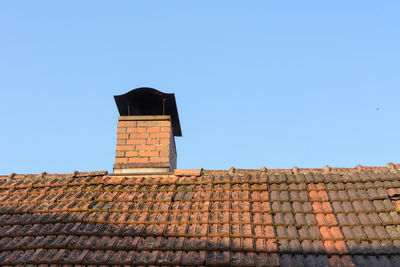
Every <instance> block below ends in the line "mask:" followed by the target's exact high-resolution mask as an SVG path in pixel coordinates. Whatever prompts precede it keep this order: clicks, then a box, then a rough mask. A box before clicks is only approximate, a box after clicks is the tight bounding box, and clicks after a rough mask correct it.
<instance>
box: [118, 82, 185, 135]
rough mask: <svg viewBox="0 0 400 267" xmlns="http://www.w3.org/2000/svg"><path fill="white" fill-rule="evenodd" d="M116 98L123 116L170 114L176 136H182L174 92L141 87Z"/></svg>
mask: <svg viewBox="0 0 400 267" xmlns="http://www.w3.org/2000/svg"><path fill="white" fill-rule="evenodd" d="M114 99H115V103H116V104H117V107H118V111H119V114H120V115H121V116H146V115H170V116H171V124H172V131H173V134H174V136H182V132H181V125H180V123H179V116H178V109H177V108H176V102H175V95H174V94H166V93H163V92H160V91H158V90H156V89H153V88H149V87H141V88H137V89H134V90H132V91H130V92H128V93H126V94H123V95H116V96H114Z"/></svg>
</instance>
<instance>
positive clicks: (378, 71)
mask: <svg viewBox="0 0 400 267" xmlns="http://www.w3.org/2000/svg"><path fill="white" fill-rule="evenodd" d="M399 13H400V2H399V1H233V0H230V1H11V0H9V1H6V0H4V1H0V149H1V152H0V174H10V173H12V172H16V173H41V172H44V171H46V172H48V173H66V172H73V171H75V170H78V171H94V170H107V171H109V172H112V165H113V163H114V157H115V145H116V130H117V119H118V115H119V114H118V110H117V108H116V105H115V102H114V99H113V96H114V95H119V94H123V93H126V92H128V91H130V90H131V89H134V88H137V87H144V86H146V87H153V88H156V89H158V90H161V91H163V92H167V93H175V98H176V102H177V107H178V111H179V116H180V122H181V127H182V134H183V136H182V137H177V138H176V145H177V151H178V168H181V169H197V168H204V169H229V168H230V167H231V166H234V167H235V168H248V169H253V168H254V169H258V168H261V167H263V166H265V167H267V168H292V167H293V166H297V167H299V168H308V167H311V168H319V167H324V166H325V165H329V166H332V167H355V166H356V165H357V164H361V165H370V166H386V165H387V163H388V162H394V163H400V139H399V132H400V123H399V118H400V117H399V115H400V105H399V99H400V49H399V47H400V16H399Z"/></svg>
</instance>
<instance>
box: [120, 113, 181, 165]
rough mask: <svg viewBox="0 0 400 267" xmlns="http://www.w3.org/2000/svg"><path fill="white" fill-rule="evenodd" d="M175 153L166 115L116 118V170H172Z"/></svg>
mask: <svg viewBox="0 0 400 267" xmlns="http://www.w3.org/2000/svg"><path fill="white" fill-rule="evenodd" d="M176 156H177V155H176V147H175V139H174V135H173V132H172V125H171V117H170V116H169V115H155V116H120V117H119V119H118V126H117V146H116V153H115V164H114V172H115V173H136V172H169V173H172V172H173V171H174V170H175V168H176Z"/></svg>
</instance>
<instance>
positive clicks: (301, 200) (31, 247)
mask: <svg viewBox="0 0 400 267" xmlns="http://www.w3.org/2000/svg"><path fill="white" fill-rule="evenodd" d="M393 166H394V167H393ZM393 166H392V167H391V168H386V167H383V168H380V167H379V168H368V167H362V166H361V167H357V169H350V168H349V169H338V168H329V169H328V168H325V169H301V168H294V169H293V170H272V169H268V170H266V169H263V170H261V171H260V170H258V171H257V170H241V169H235V170H231V171H230V172H228V171H209V170H204V171H202V173H201V174H200V173H198V172H197V173H196V174H197V176H195V175H193V174H191V173H190V172H187V173H185V171H183V172H181V173H179V174H178V175H179V176H172V175H169V176H168V175H166V176H160V177H123V176H107V175H106V174H105V173H87V174H83V173H74V174H72V175H52V174H45V173H44V174H42V175H13V176H12V178H9V177H5V178H4V180H0V263H1V264H14V263H16V264H38V263H40V264H58V263H61V264H85V265H88V264H93V265H102V264H117V265H153V264H155V265H188V264H194V265H223V264H232V265H239V266H244V265H249V266H278V265H281V266H289V265H290V264H292V265H295V266H302V265H304V266H309V265H316V266H329V265H332V266H335V265H337V266H353V265H354V266H364V265H363V264H372V265H374V264H375V265H379V266H385V265H390V264H392V265H394V266H396V265H398V264H396V263H399V259H400V256H399V255H400V231H399V229H400V227H399V222H400V217H399V215H398V212H399V211H400V209H399V207H400V199H398V197H397V195H398V194H399V193H400V182H399V178H400V173H399V172H398V171H399V170H400V167H397V165H393ZM188 175H189V176H188ZM399 198H400V197H399Z"/></svg>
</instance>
